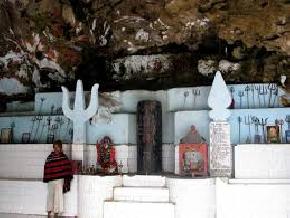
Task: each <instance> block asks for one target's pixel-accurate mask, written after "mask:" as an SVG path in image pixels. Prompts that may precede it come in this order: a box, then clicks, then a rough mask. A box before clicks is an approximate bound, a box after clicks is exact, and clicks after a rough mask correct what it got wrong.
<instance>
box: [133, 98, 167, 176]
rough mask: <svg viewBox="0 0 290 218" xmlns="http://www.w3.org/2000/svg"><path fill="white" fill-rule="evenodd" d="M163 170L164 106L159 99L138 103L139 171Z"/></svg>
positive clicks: (149, 172)
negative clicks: (162, 106)
mask: <svg viewBox="0 0 290 218" xmlns="http://www.w3.org/2000/svg"><path fill="white" fill-rule="evenodd" d="M161 171H162V108H161V103H160V102H159V101H140V102H138V104H137V173H138V174H158V173H161Z"/></svg>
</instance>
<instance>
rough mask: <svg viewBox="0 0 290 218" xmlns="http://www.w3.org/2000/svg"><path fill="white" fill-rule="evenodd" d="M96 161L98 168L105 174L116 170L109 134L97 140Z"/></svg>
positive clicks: (114, 151) (113, 149)
mask: <svg viewBox="0 0 290 218" xmlns="http://www.w3.org/2000/svg"><path fill="white" fill-rule="evenodd" d="M96 147H97V163H98V169H99V170H100V171H101V172H102V173H105V174H113V173H117V172H118V165H117V161H116V150H115V147H114V145H113V143H112V140H111V138H110V137H109V136H105V137H104V138H102V139H101V140H100V141H99V142H97V145H96Z"/></svg>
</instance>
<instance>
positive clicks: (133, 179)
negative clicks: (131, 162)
mask: <svg viewBox="0 0 290 218" xmlns="http://www.w3.org/2000/svg"><path fill="white" fill-rule="evenodd" d="M123 186H134V187H135V186H142V187H148V186H149V187H152V186H158V187H162V186H165V177H164V176H149V175H148V176H145V175H136V176H127V175H124V176H123Z"/></svg>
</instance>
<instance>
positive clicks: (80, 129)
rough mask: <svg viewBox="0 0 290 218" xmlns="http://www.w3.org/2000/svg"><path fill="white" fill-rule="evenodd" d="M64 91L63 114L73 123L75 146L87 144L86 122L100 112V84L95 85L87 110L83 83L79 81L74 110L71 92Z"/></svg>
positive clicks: (63, 88) (63, 89)
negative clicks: (70, 101) (70, 100)
mask: <svg viewBox="0 0 290 218" xmlns="http://www.w3.org/2000/svg"><path fill="white" fill-rule="evenodd" d="M61 89H62V93H63V95H62V110H63V114H64V115H65V116H67V117H68V118H69V119H71V120H72V121H73V144H86V138H87V137H86V124H85V123H86V121H87V120H89V119H90V118H91V117H92V116H94V115H95V114H96V112H97V110H98V106H99V103H98V89H99V84H97V83H96V84H95V85H94V86H93V87H92V89H91V98H90V104H89V106H88V108H87V109H85V98H84V92H83V83H82V81H81V80H78V81H77V89H76V97H75V106H74V110H72V109H70V107H69V92H68V89H67V88H65V87H61Z"/></svg>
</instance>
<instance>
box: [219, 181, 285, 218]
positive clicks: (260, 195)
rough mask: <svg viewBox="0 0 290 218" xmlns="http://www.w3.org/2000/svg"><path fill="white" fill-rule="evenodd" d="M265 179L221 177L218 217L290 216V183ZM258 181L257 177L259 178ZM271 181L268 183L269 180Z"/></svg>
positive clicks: (275, 217)
mask: <svg viewBox="0 0 290 218" xmlns="http://www.w3.org/2000/svg"><path fill="white" fill-rule="evenodd" d="M271 181H273V179H268V180H267V181H265V180H262V182H263V183H261V181H260V182H258V184H252V183H251V180H248V181H246V180H243V181H242V183H240V184H239V183H237V182H236V181H235V180H230V181H229V183H228V182H227V180H226V179H225V180H224V181H222V180H221V179H217V184H216V187H217V189H216V196H217V198H216V202H217V218H233V217H234V218H246V217H247V218H288V217H290V204H289V202H290V183H289V181H288V183H287V184H281V183H280V180H276V181H275V183H273V182H271ZM256 182H257V181H256ZM267 182H268V184H267Z"/></svg>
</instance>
